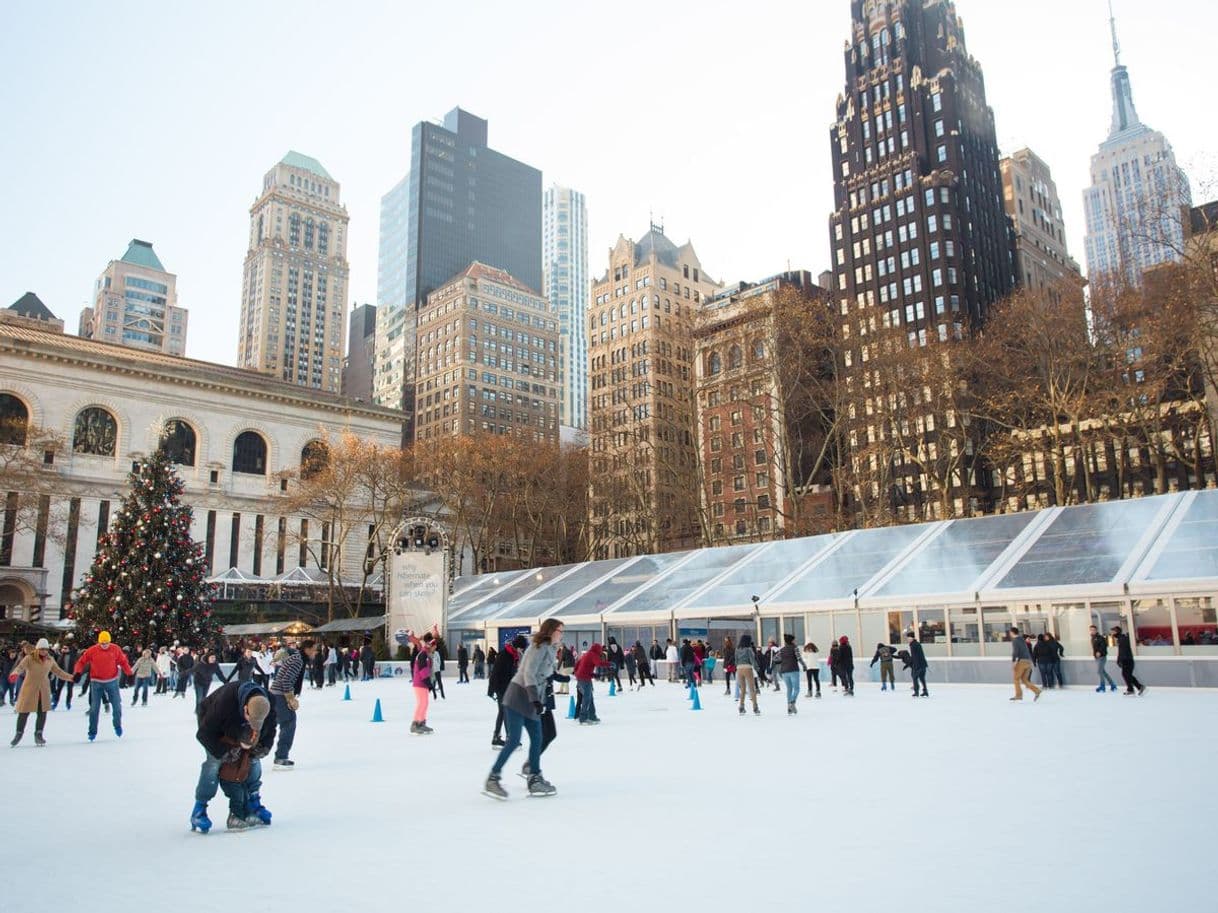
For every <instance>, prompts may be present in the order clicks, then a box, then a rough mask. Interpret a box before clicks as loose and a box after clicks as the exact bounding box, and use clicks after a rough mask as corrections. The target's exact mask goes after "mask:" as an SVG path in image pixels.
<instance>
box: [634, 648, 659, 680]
mask: <svg viewBox="0 0 1218 913" xmlns="http://www.w3.org/2000/svg"><path fill="white" fill-rule="evenodd" d="M633 653H634V664H635V665H636V666H638V669H639V690H640V691H642V690H643V689H644V688H645V687H647V681H648V679H650V680H651V687H653V688H654V687H655V686H656V679H655V676H654V675H652V674H651V660H650V659H648V658H647V651H646V650H644V649H643V642H642V641H641V640H636V641H635V642H634V650H633Z"/></svg>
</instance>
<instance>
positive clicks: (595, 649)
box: [575, 644, 609, 726]
mask: <svg viewBox="0 0 1218 913" xmlns="http://www.w3.org/2000/svg"><path fill="white" fill-rule="evenodd" d="M608 665H609V661H608V660H606V659H603V658H602V657H601V645H600V644H593V645H592V646H591V647H589V648H588V652H587V653H585V654H584V655H583V656H581V657H580V658H579V662H577V663H576V664H575V690H576V691H577V692H578V695H579V700H578V704H579V722H580V723H581V724H584V723H587V724H588V725H589V726H595V725H596V724H597V723H599V722H600V718H599V717H598V716H597V715H596V703H595V702H594V701H593V700H592V676H593V675H595V674H596V670H597V669H598V668H602V667H605V666H608Z"/></svg>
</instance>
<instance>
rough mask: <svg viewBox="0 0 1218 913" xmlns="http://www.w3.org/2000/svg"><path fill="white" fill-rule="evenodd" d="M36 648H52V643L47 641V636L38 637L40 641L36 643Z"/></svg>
mask: <svg viewBox="0 0 1218 913" xmlns="http://www.w3.org/2000/svg"><path fill="white" fill-rule="evenodd" d="M34 649H35V650H49V649H51V645H50V644H49V643H47V639H46V638H45V637H40V638H38V643H36V644H34Z"/></svg>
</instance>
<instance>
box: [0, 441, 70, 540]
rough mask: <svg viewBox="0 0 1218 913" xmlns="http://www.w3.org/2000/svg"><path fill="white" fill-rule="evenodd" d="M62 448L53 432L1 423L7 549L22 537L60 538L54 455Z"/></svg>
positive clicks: (60, 489) (59, 483) (1, 481)
mask: <svg viewBox="0 0 1218 913" xmlns="http://www.w3.org/2000/svg"><path fill="white" fill-rule="evenodd" d="M65 449H66V447H65V442H64V440H63V438H62V437H60V436H59V435H57V434H55V433H54V432H51V431H47V430H46V429H44V428H39V427H35V426H32V425H30V424H29V423H28V422H27V421H25V420H20V421H18V420H12V419H9V420H5V421H3V422H0V497H2V498H3V499H4V500H3V503H2V504H0V507H2V508H3V517H4V527H3V530H2V535H3V537H4V540H5V542H6V543H7V544H8V547H9V548H11V547H12V546H11V543H12V541H13V540H14V539H15V538H16V537H18V536H21V535H23V534H34V535H38V534H41V535H43V536H45V537H46V538H47V539H49V540H52V541H61V540H62V539H63V535H64V516H63V511H62V510H58V509H56V507H55V502H56V498H58V497H59V496H60V495H62V494H63V487H62V477H61V473H60V471H59V467H58V466H57V465H56V463H55V455H56V454H59V453H63V452H64V450H65Z"/></svg>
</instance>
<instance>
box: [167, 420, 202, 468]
mask: <svg viewBox="0 0 1218 913" xmlns="http://www.w3.org/2000/svg"><path fill="white" fill-rule="evenodd" d="M161 449H162V450H163V451H165V456H166V457H167V458H168V459H169V462H171V463H177V464H178V465H179V466H193V465H194V464H195V430H194V429H193V428H191V427H190V425H188V424H186V423H185V422H184V421H182V420H181V419H180V418H171V419H170V420H169V421H167V422H166V423H165V430H164V431H162V432H161Z"/></svg>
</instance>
